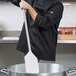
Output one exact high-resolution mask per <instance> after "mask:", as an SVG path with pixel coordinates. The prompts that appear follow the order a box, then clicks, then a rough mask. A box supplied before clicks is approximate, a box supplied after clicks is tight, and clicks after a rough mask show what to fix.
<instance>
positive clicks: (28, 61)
mask: <svg viewBox="0 0 76 76" xmlns="http://www.w3.org/2000/svg"><path fill="white" fill-rule="evenodd" d="M24 59H25V69H26V73H39V65H38V60H37V58H36V57H35V56H34V54H33V53H32V52H31V51H29V52H28V53H27V55H26V56H25V57H24Z"/></svg>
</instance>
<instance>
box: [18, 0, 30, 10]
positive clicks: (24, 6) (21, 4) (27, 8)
mask: <svg viewBox="0 0 76 76" xmlns="http://www.w3.org/2000/svg"><path fill="white" fill-rule="evenodd" d="M19 5H20V8H21V9H25V10H29V8H30V7H31V6H30V4H28V3H27V2H26V1H24V0H21V2H20V3H19Z"/></svg>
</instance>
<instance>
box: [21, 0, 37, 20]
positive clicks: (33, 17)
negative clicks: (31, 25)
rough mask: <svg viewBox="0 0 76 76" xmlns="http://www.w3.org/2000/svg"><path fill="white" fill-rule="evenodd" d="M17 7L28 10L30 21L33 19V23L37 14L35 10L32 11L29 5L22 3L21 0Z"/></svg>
mask: <svg viewBox="0 0 76 76" xmlns="http://www.w3.org/2000/svg"><path fill="white" fill-rule="evenodd" d="M19 5H20V8H21V9H25V10H28V11H29V13H30V15H31V17H32V19H33V21H35V19H36V16H37V14H38V13H37V12H36V11H35V9H34V8H33V7H32V6H31V5H30V4H28V3H27V2H26V1H24V0H22V1H21V2H20V3H19Z"/></svg>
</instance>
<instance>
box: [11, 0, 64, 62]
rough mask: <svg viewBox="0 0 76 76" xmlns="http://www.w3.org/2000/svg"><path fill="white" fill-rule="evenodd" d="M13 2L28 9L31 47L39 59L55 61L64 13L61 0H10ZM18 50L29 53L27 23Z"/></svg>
mask: <svg viewBox="0 0 76 76" xmlns="http://www.w3.org/2000/svg"><path fill="white" fill-rule="evenodd" d="M10 1H11V2H12V3H13V4H15V5H17V6H20V8H21V9H25V10H27V12H26V14H27V21H28V27H29V34H30V41H31V48H32V52H33V53H34V55H35V56H36V57H37V58H38V60H42V61H55V55H56V44H57V28H58V26H59V23H60V20H61V18H62V14H63V5H62V3H61V2H60V1H59V0H26V1H21V0H10ZM17 50H20V51H21V52H23V53H25V55H26V54H27V53H28V46H27V39H26V33H25V25H23V28H22V32H21V35H20V37H19V41H18V45H17Z"/></svg>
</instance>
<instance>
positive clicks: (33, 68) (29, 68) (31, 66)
mask: <svg viewBox="0 0 76 76" xmlns="http://www.w3.org/2000/svg"><path fill="white" fill-rule="evenodd" d="M23 14H24V21H25V30H26V37H27V43H28V50H29V52H28V53H27V55H26V56H25V57H24V60H25V68H26V72H27V73H39V65H38V60H37V58H36V57H35V55H34V54H33V53H32V50H31V44H30V37H29V32H28V26H27V18H26V14H25V10H24V12H23Z"/></svg>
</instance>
